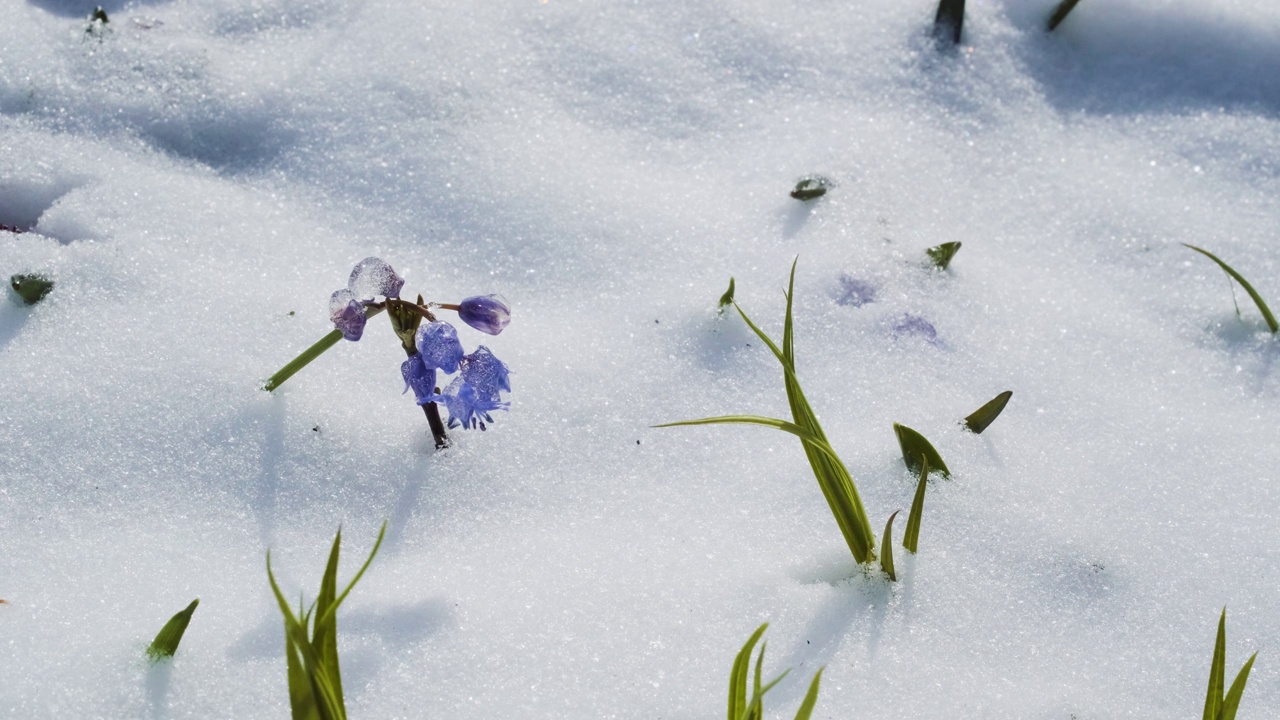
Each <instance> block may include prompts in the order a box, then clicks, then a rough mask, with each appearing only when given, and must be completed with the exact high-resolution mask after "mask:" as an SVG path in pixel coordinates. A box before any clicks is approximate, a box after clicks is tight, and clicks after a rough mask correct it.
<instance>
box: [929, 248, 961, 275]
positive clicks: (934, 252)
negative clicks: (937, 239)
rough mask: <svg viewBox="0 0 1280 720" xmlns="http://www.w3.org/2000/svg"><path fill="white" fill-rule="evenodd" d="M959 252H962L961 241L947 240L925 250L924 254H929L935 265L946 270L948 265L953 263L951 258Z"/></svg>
mask: <svg viewBox="0 0 1280 720" xmlns="http://www.w3.org/2000/svg"><path fill="white" fill-rule="evenodd" d="M958 252H960V243H958V242H945V243H942V244H941V245H938V246H937V247H931V248H929V249H928V250H925V251H924V254H925V255H928V256H929V260H931V261H933V264H934V266H935V267H937V268H938V269H939V270H946V269H947V266H948V265H950V264H951V258H953V257H955V256H956V253H958Z"/></svg>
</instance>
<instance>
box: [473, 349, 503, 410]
mask: <svg viewBox="0 0 1280 720" xmlns="http://www.w3.org/2000/svg"><path fill="white" fill-rule="evenodd" d="M510 372H511V371H510V370H509V369H507V366H506V363H504V362H502V361H501V360H499V359H498V358H496V357H494V355H493V353H492V352H490V351H489V348H487V347H485V346H484V345H481V346H480V347H477V348H476V351H475V352H473V353H471V354H470V355H468V356H466V358H464V359H463V362H462V378H463V379H464V380H466V381H467V382H468V383H470V384H471V385H472V386H473V387H475V389H476V393H477V395H478V396H479V397H480V398H481V399H483V400H497V399H498V391H499V390H505V391H506V392H511V378H510Z"/></svg>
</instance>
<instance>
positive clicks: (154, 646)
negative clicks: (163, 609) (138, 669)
mask: <svg viewBox="0 0 1280 720" xmlns="http://www.w3.org/2000/svg"><path fill="white" fill-rule="evenodd" d="M199 604H200V599H199V598H196V599H195V600H192V601H191V604H190V605H188V606H187V608H186V609H185V610H180V611H178V614H176V615H174V616H173V617H171V618H169V622H167V623H165V624H164V627H162V628H160V632H159V633H157V634H156V639H155V640H152V641H151V646H150V647H148V648H147V657H149V658H151V661H152V662H155V661H157V660H161V659H163V658H167V657H173V654H174V653H176V652H178V643H180V642H182V634H183V633H185V632H186V631H187V625H188V624H190V622H191V615H192V613H194V612H195V611H196V606H197V605H199Z"/></svg>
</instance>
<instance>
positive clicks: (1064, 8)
mask: <svg viewBox="0 0 1280 720" xmlns="http://www.w3.org/2000/svg"><path fill="white" fill-rule="evenodd" d="M1079 2H1080V0H1062V2H1060V3H1058V6H1057V7H1055V8H1054V9H1053V14H1052V15H1050V16H1049V32H1053V31H1054V30H1057V29H1058V26H1059V25H1061V24H1062V21H1063V20H1066V19H1067V15H1068V14H1070V13H1071V11H1072V10H1074V9H1075V7H1076V4H1077V3H1079Z"/></svg>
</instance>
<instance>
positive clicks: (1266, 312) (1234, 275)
mask: <svg viewBox="0 0 1280 720" xmlns="http://www.w3.org/2000/svg"><path fill="white" fill-rule="evenodd" d="M1182 244H1183V245H1185V246H1186V247H1189V248H1191V249H1192V250H1195V251H1196V252H1198V253H1200V254H1201V255H1204V256H1205V257H1207V258H1209V259H1210V260H1212V261H1214V262H1215V263H1217V264H1218V267H1220V268H1222V271H1223V272H1225V273H1226V274H1227V275H1228V276H1230V277H1231V279H1233V280H1235V281H1236V282H1238V283H1240V287H1242V288H1244V291H1245V292H1247V293H1249V297H1250V298H1252V299H1253V304H1254V305H1257V306H1258V311H1259V312H1261V313H1262V319H1263V320H1266V322H1267V327H1268V328H1270V329H1271V332H1272V333H1273V334H1274V333H1277V332H1280V323H1277V322H1276V316H1275V315H1272V314H1271V308H1268V307H1267V304H1266V303H1265V302H1263V300H1262V296H1261V295H1259V294H1258V291H1257V290H1254V289H1253V286H1252V285H1250V284H1249V281H1248V280H1245V279H1244V276H1243V275H1241V274H1240V273H1238V272H1236V271H1235V269H1234V268H1232V267H1231V266H1230V265H1228V264H1226V263H1225V262H1223V261H1222V260H1220V259H1218V256H1216V255H1214V254H1213V253H1211V252H1209V251H1208V250H1205V249H1204V248H1198V247H1196V246H1195V245H1188V244H1187V243H1182ZM1236 312H1237V313H1238V312H1239V308H1237V309H1236Z"/></svg>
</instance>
